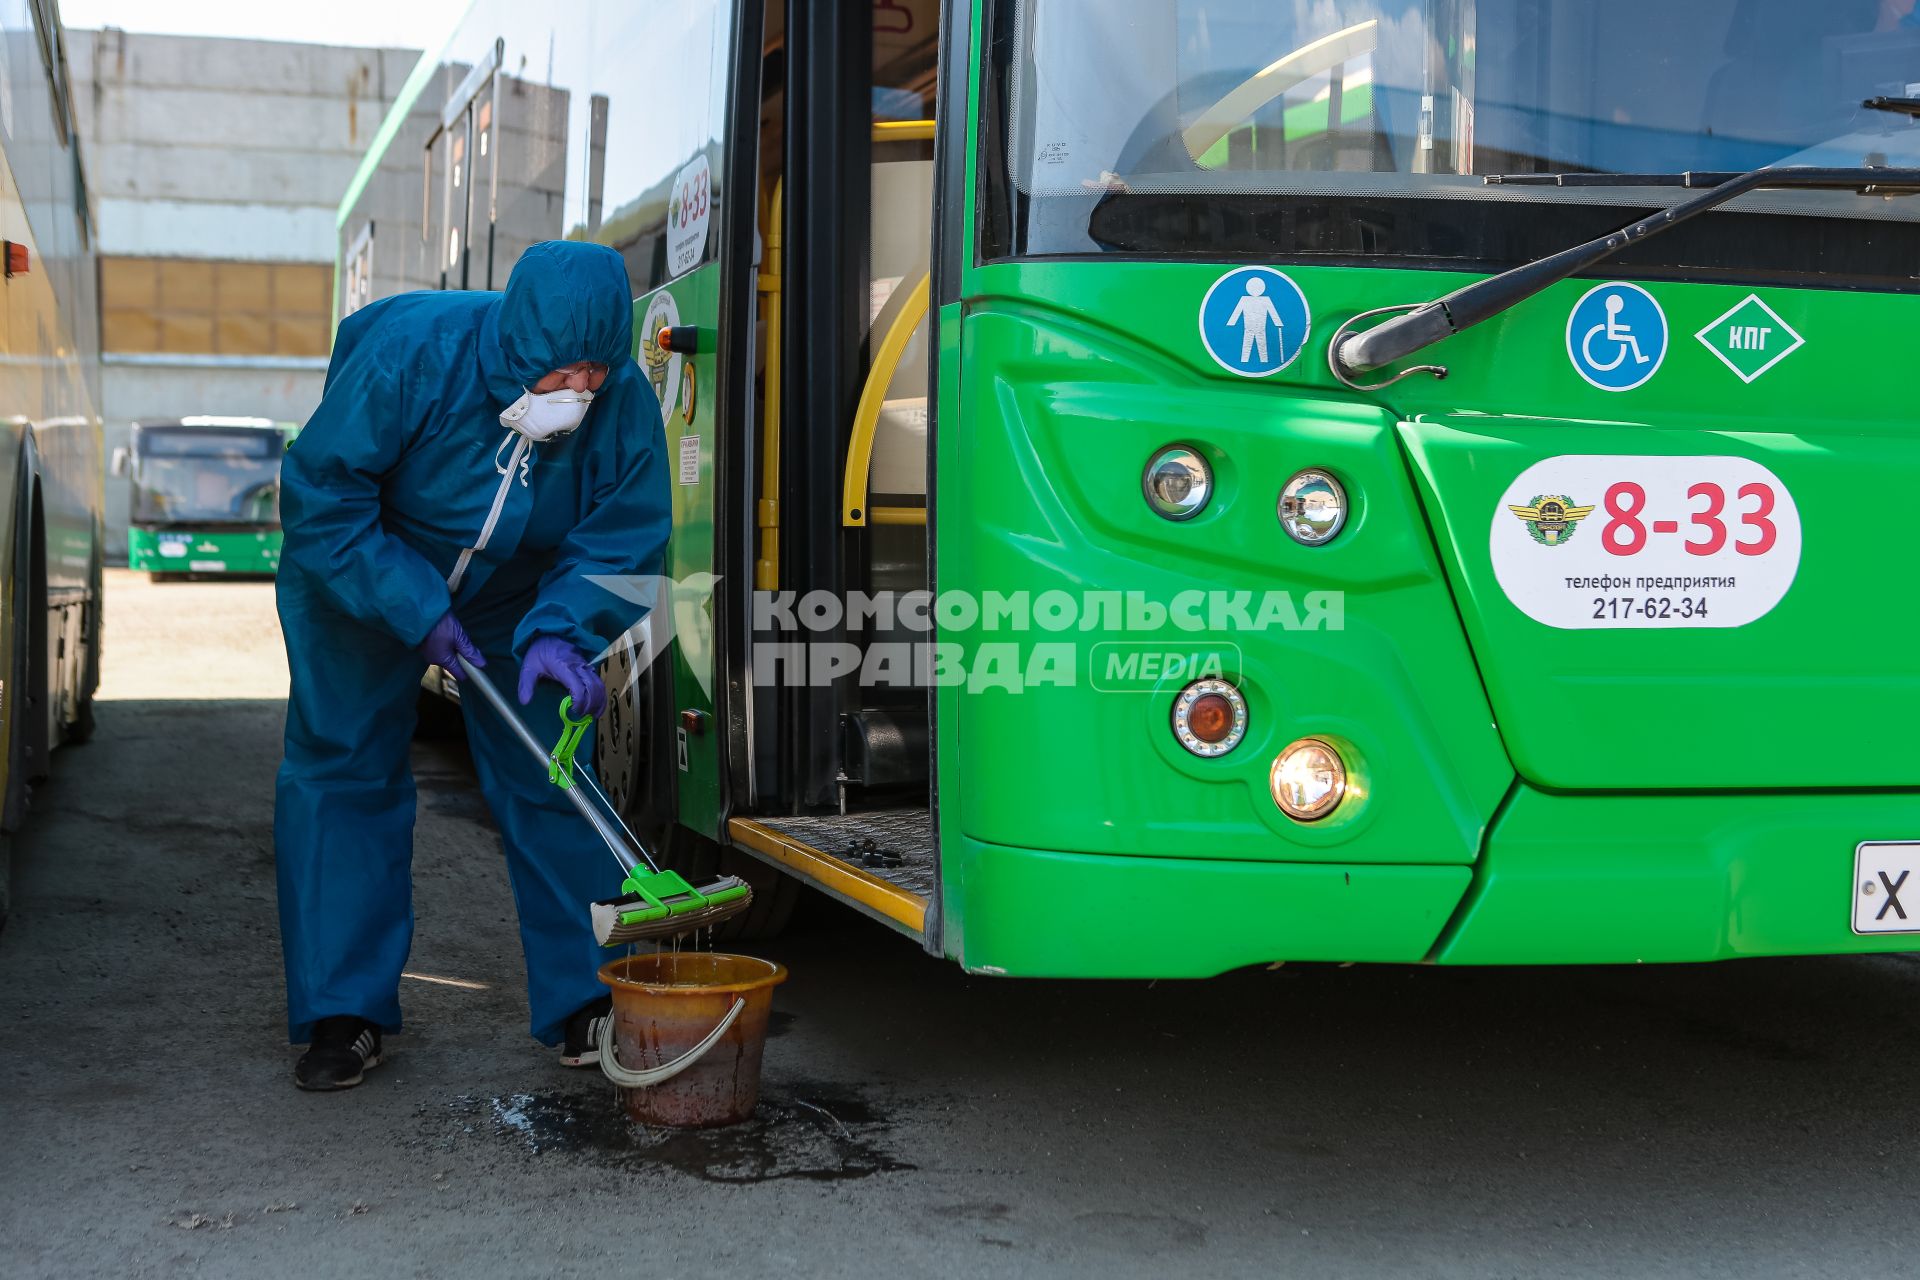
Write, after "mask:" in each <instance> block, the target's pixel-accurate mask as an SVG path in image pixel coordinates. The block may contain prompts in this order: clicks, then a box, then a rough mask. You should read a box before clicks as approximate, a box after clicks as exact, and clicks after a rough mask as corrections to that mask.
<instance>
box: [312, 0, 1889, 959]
mask: <svg viewBox="0 0 1920 1280" xmlns="http://www.w3.org/2000/svg"><path fill="white" fill-rule="evenodd" d="M1121 8H1124V10H1125V17H1124V20H1122V19H1120V18H1117V17H1116V16H1115V13H1116V11H1117V10H1118V9H1121ZM1914 8H1915V6H1914V3H1913V0H1885V2H1883V0H1830V2H1828V3H1823V4H1808V3H1805V2H1804V0H1694V2H1692V3H1688V4H1684V5H1675V4H1673V3H1671V2H1670V0H1621V2H1620V3H1616V4H1610V5H1593V4H1589V3H1585V2H1584V0H1394V2H1393V3H1390V4H1389V3H1386V2H1385V0H1325V2H1324V3H1318V4H1313V5H1289V4H1276V3H1273V0H1130V2H1129V3H1128V4H1126V5H1125V6H1116V5H1114V4H1113V3H1112V2H1111V0H872V2H871V3H868V4H854V3H847V4H819V3H807V2H805V0H787V2H786V3H784V4H782V3H778V2H777V0H682V2H681V3H677V4H673V5H649V6H633V5H623V4H618V3H613V2H612V0H553V2H552V3H549V4H546V5H542V6H535V7H529V6H526V5H523V4H514V3H510V2H509V0H476V3H475V4H474V5H473V6H472V7H471V9H470V11H469V12H468V14H467V16H466V17H465V18H464V19H463V20H462V22H461V24H460V25H459V27H458V28H457V29H456V31H455V32H454V34H453V35H452V37H451V38H450V40H449V41H448V43H447V44H446V46H445V48H444V51H443V52H440V53H438V54H429V55H428V56H427V57H425V58H423V60H422V61H421V63H420V64H419V67H418V69H417V70H416V72H415V74H414V76H413V77H412V78H411V79H410V80H409V82H408V85H407V87H406V88H405V89H404V90H403V91H402V94H401V96H400V98H399V100H398V102H397V104H396V106H395V108H394V110H393V112H392V113H391V114H390V115H389V117H388V118H387V120H386V122H385V123H384V124H383V126H382V128H381V130H380V132H379V134H378V135H377V137H376V140H375V144H374V147H373V150H372V152H371V153H370V154H369V155H368V157H367V158H366V160H365V162H364V163H363V164H362V166H361V169H360V171H359V174H358V175H357V177H356V179H355V181H354V183H353V185H352V187H351V189H350V190H349V193H348V195H347V198H346V200H345V201H344V202H343V204H342V206H341V211H340V218H339V223H338V231H339V253H340V269H339V280H340V283H341V286H342V289H341V295H340V298H339V303H340V306H341V309H342V310H343V311H344V310H350V309H352V308H353V307H357V306H360V305H364V304H365V303H366V302H368V301H369V300H371V299H374V298H378V297H381V296H384V295H386V294H388V293H392V292H396V291H398V290H401V289H408V288H482V289H484V288H498V287H500V286H501V284H502V283H503V282H504V281H505V279H506V274H507V271H508V270H509V269H511V267H512V265H513V262H514V260H515V258H516V257H517V255H518V254H519V253H520V252H521V250H522V249H523V248H524V246H525V245H526V244H527V243H529V242H530V241H533V240H538V239H544V238H557V237H571V238H579V239H585V240H591V241H597V242H599V243H603V244H607V245H610V246H612V247H614V248H616V249H617V250H619V251H620V253H621V254H622V255H623V257H624V258H625V260H626V263H627V267H628V272H629V275H630V277H631V282H632V288H633V292H634V316H635V320H636V324H635V337H636V351H635V358H636V359H637V360H638V361H639V363H640V366H641V368H642V369H643V370H644V371H645V373H646V374H647V376H648V377H650V378H651V379H652V381H653V383H654V386H655V387H656V389H657V390H658V391H659V394H660V401H661V406H662V412H663V415H664V418H663V426H664V432H665V440H664V446H665V449H666V452H667V462H668V471H669V475H670V478H671V481H672V483H671V489H672V506H673V517H674V524H673V537H672V541H671V543H670V545H669V547H668V551H667V565H666V573H667V575H669V577H670V578H671V580H672V581H671V582H670V583H667V584H646V583H635V584H627V583H619V582H615V583H610V584H608V585H609V586H610V589H619V590H627V589H629V587H631V588H632V590H633V591H634V594H635V595H636V597H644V596H645V595H646V593H647V591H648V590H655V591H656V594H655V596H654V598H655V599H656V600H657V601H658V605H657V607H656V608H655V609H654V611H653V614H652V615H651V616H652V623H653V625H652V628H651V632H652V634H651V635H650V636H649V635H638V634H636V635H635V636H632V637H629V638H627V639H625V640H623V641H622V642H621V643H619V644H616V645H615V646H614V648H613V650H612V651H611V652H609V653H608V654H607V655H605V670H606V671H607V674H608V677H609V678H608V687H609V690H610V691H611V693H612V699H613V700H612V702H611V705H610V709H609V712H608V714H606V715H605V716H603V717H602V718H601V720H600V722H599V724H598V726H597V738H596V756H595V766H596V769H597V770H598V772H599V773H600V774H601V776H602V778H603V780H604V781H605V782H606V784H607V789H608V791H609V794H610V795H613V796H615V797H616V798H618V799H620V800H621V801H622V802H623V803H624V804H625V806H626V809H627V813H628V817H629V820H630V823H631V825H633V826H634V827H635V829H636V830H639V831H641V832H642V833H643V834H650V835H652V836H654V837H657V838H660V839H662V840H663V841H664V843H665V846H666V849H665V861H667V862H668V863H670V864H672V865H674V866H676V867H678V868H681V869H683V870H686V871H688V872H689V873H690V874H694V875H695V878H698V875H699V874H700V873H702V872H703V871H704V867H703V866H702V859H713V860H718V861H721V862H726V863H730V864H732V865H733V866H744V864H742V863H740V861H739V860H740V859H743V858H746V859H751V860H753V861H754V862H755V863H757V864H758V866H759V867H760V868H761V872H762V874H761V876H760V878H759V879H757V880H756V890H757V892H756V900H755V903H754V906H753V909H752V911H751V912H750V913H748V914H747V915H744V916H743V917H741V918H739V919H738V920H736V921H731V922H729V924H728V926H723V929H728V928H733V927H736V926H737V927H738V928H739V929H743V930H760V929H769V928H772V927H776V926H777V925H778V923H779V916H780V913H781V911H782V910H783V904H784V903H786V902H787V901H788V898H787V893H786V889H785V888H784V887H783V886H786V885H789V884H791V883H793V882H801V883H805V884H808V885H811V886H813V887H815V888H817V889H818V890H820V891H822V892H824V893H827V894H830V895H832V896H835V897H837V898H840V899H841V900H843V901H845V902H847V903H849V904H851V905H852V906H854V907H855V908H857V909H859V910H861V911H864V912H866V913H868V914H869V915H871V916H873V917H874V918H876V919H878V920H881V921H883V922H885V923H886V924H888V925H890V926H892V927H893V928H895V929H897V930H898V931H900V932H901V933H903V934H906V935H907V936H909V937H911V938H913V939H914V940H916V941H917V942H918V943H919V944H920V945H922V946H924V947H925V948H926V949H928V950H929V951H931V952H933V953H934V954H936V955H943V956H947V957H949V958H952V959H954V960H956V961H958V962H959V963H961V964H962V965H963V966H965V967H966V968H967V969H968V970H970V971H973V972H979V973H988V974H996V975H1012V976H1057V977H1203V976H1208V975H1212V974H1217V973H1220V972H1223V971H1225V970H1227V969H1231V968H1234V967H1237V966H1244V965H1251V964H1259V963H1270V962H1273V961H1280V960H1328V961H1361V960H1365V961H1384V962H1421V961H1431V962H1435V963H1446V964H1467V963H1551V962H1601V961H1606V962H1623V963H1630V962H1640V961H1647V962H1654V961H1683V960H1709V959H1721V958H1727V957H1733V956H1744V955H1766V954H1789V953H1839V952H1866V951H1903V950H1913V949H1916V948H1920V874H1915V873H1920V792H1916V791H1915V790H1914V780H1915V779H1916V778H1920V735H1916V734H1914V733H1913V732H1912V731H1911V727H1910V726H1911V723H1912V721H1913V719H1914V715H1915V713H1920V661H1916V659H1915V657H1914V654H1913V648H1912V646H1911V645H1910V644H1906V643H1903V642H1902V641H1903V640H1904V638H1905V637H1906V636H1908V635H1909V634H1911V633H1913V632H1914V631H1915V630H1916V629H1920V600H1917V599H1916V597H1915V596H1914V595H1913V593H1911V592H1907V591H1905V590H1903V589H1901V588H1900V587H1899V585H1898V579H1899V578H1900V577H1901V574H1902V572H1903V571H1902V570H1901V569H1900V567H1899V566H1900V565H1901V564H1902V563H1903V552H1902V548H1903V547H1904V545H1905V543H1906V541H1907V540H1908V531H1907V530H1906V527H1905V515H1904V502H1903V500H1902V498H1903V495H1905V494H1906V493H1908V492H1910V491H1913V490H1915V489H1916V488H1920V439H1916V435H1915V431H1914V423H1915V413H1914V407H1913V406H1914V400H1913V392H1912V385H1911V384H1912V376H1911V372H1910V368H1911V363H1912V361H1911V358H1910V354H1909V352H1910V348H1911V345H1912V335H1913V334H1914V332H1915V331H1916V328H1917V327H1920V274H1917V272H1916V263H1920V124H1917V123H1916V117H1920V25H1917V24H1920V16H1916V14H1915V13H1914V12H1913V10H1914ZM487 479H488V478H487V477H476V478H475V483H481V482H482V481H485V480H487ZM669 624H670V625H669ZM1856 632H1858V633H1860V634H1861V635H1867V634H1871V635H1872V636H1878V637H1884V638H1885V640H1884V641H1883V642H1882V643H1864V644H1863V643H1861V642H1860V640H1859V638H1858V637H1854V638H1852V639H1849V637H1850V636H1853V635H1854V633H1856ZM655 642H659V643H665V644H666V645H667V648H666V652H665V654H664V656H662V657H660V659H659V660H658V661H650V660H649V659H650V657H651V654H650V648H651V646H652V644H653V643H655ZM730 869H731V868H730ZM776 873H777V874H778V876H780V877H783V879H781V880H779V882H778V883H777V884H776V883H773V882H771V881H770V880H769V877H772V876H774V875H775V874H776ZM742 874H748V875H749V878H753V875H752V874H751V873H750V872H748V871H746V870H742ZM723 936H725V935H724V933H723Z"/></svg>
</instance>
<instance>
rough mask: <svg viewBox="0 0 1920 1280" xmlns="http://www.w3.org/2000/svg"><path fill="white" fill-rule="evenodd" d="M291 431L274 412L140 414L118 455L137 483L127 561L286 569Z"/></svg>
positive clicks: (171, 569)
mask: <svg viewBox="0 0 1920 1280" xmlns="http://www.w3.org/2000/svg"><path fill="white" fill-rule="evenodd" d="M290 434H291V428H290V426H288V425H285V424H281V423H277V422H274V421H273V420H272V419H270V418H231V417H215V416H210V415H201V416H193V417H186V418H168V419H164V420H161V421H150V422H136V423H134V424H133V432H132V438H131V440H130V441H129V442H128V444H127V446H126V447H125V448H124V449H116V450H115V451H114V457H113V470H114V473H115V474H116V475H123V476H125V477H126V478H127V481H128V484H129V485H130V486H131V487H132V495H131V499H130V501H129V502H128V508H127V509H128V513H129V514H128V524H127V566H128V567H129V568H131V569H136V570H144V571H146V572H147V573H150V574H152V575H154V576H155V577H172V576H176V575H178V576H190V575H198V574H271V573H275V572H277V571H278V570H279V568H280V458H281V455H283V454H284V453H286V451H287V441H288V439H289V437H290Z"/></svg>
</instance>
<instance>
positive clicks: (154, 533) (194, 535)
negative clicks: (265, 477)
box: [127, 529, 281, 573]
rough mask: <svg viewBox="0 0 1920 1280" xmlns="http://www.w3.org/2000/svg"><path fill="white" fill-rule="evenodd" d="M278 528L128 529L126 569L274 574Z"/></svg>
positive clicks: (277, 554) (276, 559)
mask: <svg viewBox="0 0 1920 1280" xmlns="http://www.w3.org/2000/svg"><path fill="white" fill-rule="evenodd" d="M280 541H281V533H280V530H278V529H244V530H219V531H208V530H204V529H129V530H128V531H127V567H128V568H130V569H137V570H140V571H142V572H146V573H275V572H278V571H279V568H280Z"/></svg>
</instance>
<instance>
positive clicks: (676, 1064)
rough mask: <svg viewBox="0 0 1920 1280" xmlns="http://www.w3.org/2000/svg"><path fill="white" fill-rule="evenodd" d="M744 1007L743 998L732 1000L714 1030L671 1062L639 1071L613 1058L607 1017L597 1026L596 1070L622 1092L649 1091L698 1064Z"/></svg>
mask: <svg viewBox="0 0 1920 1280" xmlns="http://www.w3.org/2000/svg"><path fill="white" fill-rule="evenodd" d="M746 1007H747V1002H746V999H745V997H742V996H735V997H734V998H733V1008H731V1009H729V1010H727V1013H726V1016H725V1017H723V1018H721V1019H720V1024H719V1025H718V1026H716V1027H715V1028H714V1029H713V1030H711V1031H709V1032H707V1037H706V1039H704V1040H702V1041H701V1042H700V1043H699V1044H697V1045H695V1046H693V1048H691V1049H689V1050H687V1051H686V1052H685V1053H683V1054H681V1055H680V1056H679V1057H677V1058H675V1059H674V1060H673V1061H672V1062H663V1063H661V1064H660V1065H659V1066H657V1067H647V1068H645V1069H644V1070H641V1071H635V1070H633V1069H632V1068H631V1067H625V1066H622V1065H621V1064H620V1059H619V1058H618V1057H616V1056H615V1055H614V1051H613V1015H611V1014H609V1015H607V1020H606V1021H605V1022H602V1023H601V1024H600V1070H601V1071H602V1072H603V1073H604V1074H605V1075H606V1077H607V1079H609V1080H611V1081H613V1082H614V1083H615V1084H617V1085H619V1086H620V1087H621V1088H622V1089H649V1088H652V1087H653V1086H654V1085H656V1084H663V1083H665V1082H666V1081H668V1080H671V1079H673V1078H674V1077H675V1076H677V1075H679V1074H680V1073H681V1072H682V1071H685V1070H686V1069H687V1068H688V1067H690V1066H692V1065H693V1064H694V1063H696V1062H698V1061H699V1060H700V1058H701V1056H702V1055H704V1054H705V1053H706V1051H707V1050H709V1049H711V1048H713V1046H714V1045H716V1044H718V1043H720V1037H721V1036H723V1035H725V1034H726V1033H727V1028H728V1027H730V1026H732V1025H733V1020H734V1019H735V1018H738V1017H739V1016H740V1011H741V1010H742V1009H744V1008H746Z"/></svg>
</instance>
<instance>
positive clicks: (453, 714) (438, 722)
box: [413, 686, 467, 742]
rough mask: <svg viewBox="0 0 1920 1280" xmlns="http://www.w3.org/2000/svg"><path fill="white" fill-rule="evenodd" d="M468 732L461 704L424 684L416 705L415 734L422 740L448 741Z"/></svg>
mask: <svg viewBox="0 0 1920 1280" xmlns="http://www.w3.org/2000/svg"><path fill="white" fill-rule="evenodd" d="M466 732H467V721H466V715H465V713H464V712H462V711H461V710H460V704H459V703H457V702H455V701H453V700H452V699H451V698H447V697H444V696H442V695H440V694H438V693H435V692H434V691H433V690H431V689H428V688H426V687H425V686H422V687H421V689H420V700H419V702H418V703H417V704H416V705H415V707H414V721H413V736H414V737H415V738H416V739H418V740H419V741H421V742H446V741H450V740H452V739H454V738H459V737H463V736H464V735H465V734H466Z"/></svg>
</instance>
